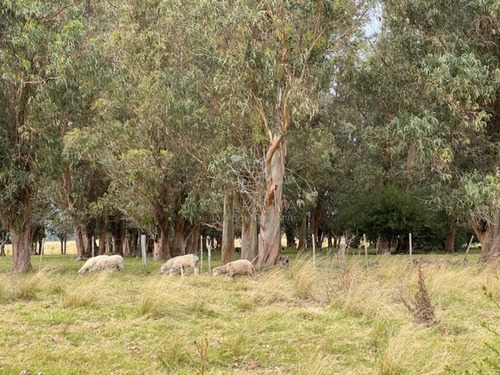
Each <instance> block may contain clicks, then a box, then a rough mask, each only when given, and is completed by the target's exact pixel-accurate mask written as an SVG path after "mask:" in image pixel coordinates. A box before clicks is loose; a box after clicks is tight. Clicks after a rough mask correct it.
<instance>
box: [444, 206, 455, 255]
mask: <svg viewBox="0 0 500 375" xmlns="http://www.w3.org/2000/svg"><path fill="white" fill-rule="evenodd" d="M456 222H457V219H456V217H455V216H454V215H450V218H449V220H448V227H447V230H446V242H445V244H444V251H445V253H453V252H455V234H456Z"/></svg>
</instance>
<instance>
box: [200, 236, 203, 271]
mask: <svg viewBox="0 0 500 375" xmlns="http://www.w3.org/2000/svg"><path fill="white" fill-rule="evenodd" d="M200 258H201V259H200V273H202V272H203V236H200Z"/></svg>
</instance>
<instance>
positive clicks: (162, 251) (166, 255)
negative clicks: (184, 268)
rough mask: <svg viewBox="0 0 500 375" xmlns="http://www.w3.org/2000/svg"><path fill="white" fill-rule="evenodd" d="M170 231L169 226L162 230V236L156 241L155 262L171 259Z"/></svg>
mask: <svg viewBox="0 0 500 375" xmlns="http://www.w3.org/2000/svg"><path fill="white" fill-rule="evenodd" d="M169 229H170V228H169V227H168V226H167V227H164V228H160V236H159V237H158V238H157V239H156V240H155V246H154V248H153V260H166V259H170V257H171V254H170V244H169V238H168V237H169V236H168V234H169V232H170V230H169Z"/></svg>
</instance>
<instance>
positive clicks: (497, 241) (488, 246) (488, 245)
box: [473, 216, 500, 263]
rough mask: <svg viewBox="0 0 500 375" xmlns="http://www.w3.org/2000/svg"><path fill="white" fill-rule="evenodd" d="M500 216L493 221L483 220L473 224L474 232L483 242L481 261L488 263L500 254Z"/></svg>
mask: <svg viewBox="0 0 500 375" xmlns="http://www.w3.org/2000/svg"><path fill="white" fill-rule="evenodd" d="M499 219H500V217H498V216H497V217H496V218H494V220H493V221H492V222H491V223H488V222H486V221H481V222H479V223H477V224H475V225H473V229H474V233H475V234H476V236H477V238H478V239H479V242H481V256H480V258H479V262H480V263H488V262H491V261H492V260H494V259H496V258H498V257H499V256H500V225H499V221H500V220H499Z"/></svg>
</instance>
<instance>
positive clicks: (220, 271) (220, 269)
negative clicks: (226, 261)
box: [212, 266, 227, 276]
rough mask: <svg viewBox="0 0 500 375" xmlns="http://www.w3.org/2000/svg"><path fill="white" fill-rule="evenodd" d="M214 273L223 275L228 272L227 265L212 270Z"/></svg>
mask: <svg viewBox="0 0 500 375" xmlns="http://www.w3.org/2000/svg"><path fill="white" fill-rule="evenodd" d="M212 273H213V274H214V276H217V275H222V274H225V273H227V268H226V266H219V267H215V268H214V270H213V271H212Z"/></svg>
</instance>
